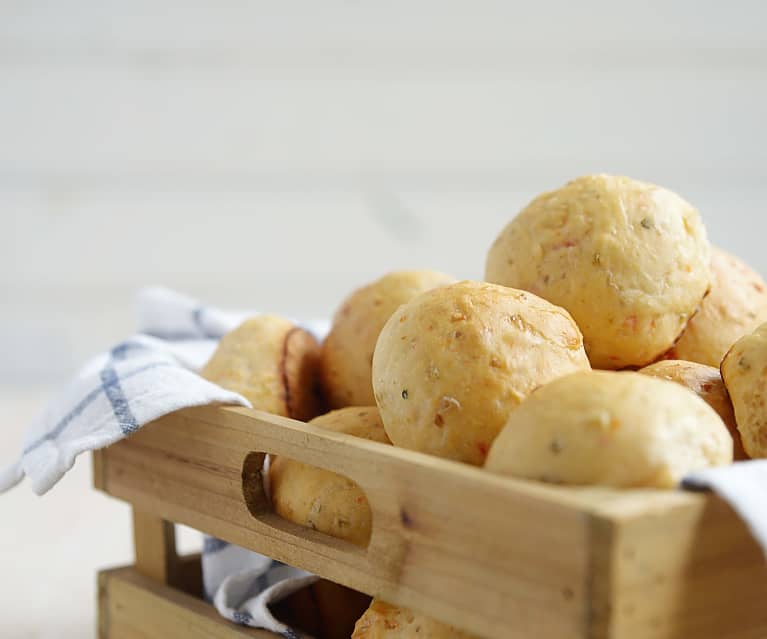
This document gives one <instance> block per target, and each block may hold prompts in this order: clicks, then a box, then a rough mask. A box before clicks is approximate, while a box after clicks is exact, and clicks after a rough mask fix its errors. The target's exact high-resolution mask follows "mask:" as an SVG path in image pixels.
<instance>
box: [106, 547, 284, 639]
mask: <svg viewBox="0 0 767 639" xmlns="http://www.w3.org/2000/svg"><path fill="white" fill-rule="evenodd" d="M198 563H199V559H198ZM98 581H99V627H98V637H99V639H273V638H274V637H277V635H275V634H274V633H271V632H267V631H265V630H257V629H253V628H245V627H243V626H238V625H235V624H233V623H231V622H229V621H227V620H226V619H223V618H222V617H221V616H219V614H218V613H217V612H216V611H215V609H214V608H213V607H212V606H210V605H209V604H206V603H204V602H203V601H201V600H200V599H198V598H196V597H193V596H191V595H188V594H186V593H183V592H181V591H179V590H175V589H173V588H171V587H169V586H166V585H163V584H161V583H159V582H157V581H156V580H154V579H151V578H149V577H146V576H144V575H142V574H141V573H140V572H138V571H137V570H136V569H134V568H117V569H115V570H107V571H104V572H101V573H99V578H98Z"/></svg>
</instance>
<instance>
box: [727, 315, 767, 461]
mask: <svg viewBox="0 0 767 639" xmlns="http://www.w3.org/2000/svg"><path fill="white" fill-rule="evenodd" d="M722 377H723V378H724V383H725V385H726V386H727V391H728V392H729V393H730V398H731V399H732V405H733V407H734V408H735V419H736V421H737V422H738V431H739V432H740V438H741V440H742V441H743V448H744V449H745V451H746V453H747V454H748V455H749V456H750V457H753V458H757V457H760V458H761V457H767V324H762V325H761V326H760V327H759V328H757V329H756V331H754V332H753V333H751V334H750V335H746V336H745V337H742V338H741V339H739V340H738V341H737V342H735V345H734V346H733V347H732V349H730V352H729V353H727V355H725V358H724V361H723V362H722Z"/></svg>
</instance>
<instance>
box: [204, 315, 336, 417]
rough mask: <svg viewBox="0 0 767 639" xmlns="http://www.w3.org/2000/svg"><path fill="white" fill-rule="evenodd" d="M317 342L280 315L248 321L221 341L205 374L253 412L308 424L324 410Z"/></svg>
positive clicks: (206, 377)
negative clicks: (245, 401)
mask: <svg viewBox="0 0 767 639" xmlns="http://www.w3.org/2000/svg"><path fill="white" fill-rule="evenodd" d="M319 353H320V346H319V344H318V343H317V340H316V339H315V338H314V337H313V336H312V335H311V334H310V333H308V332H307V331H305V330H303V329H302V328H299V327H298V326H296V325H294V324H293V323H292V322H290V321H288V320H286V319H284V318H282V317H278V316H276V315H259V316H256V317H253V318H251V319H248V320H246V321H245V322H243V323H242V324H241V325H240V326H238V327H237V328H235V329H234V330H233V331H230V332H229V333H227V334H226V335H224V336H223V337H222V338H221V341H220V342H219V344H218V347H217V348H216V351H215V352H214V353H213V355H212V357H211V358H210V360H209V361H208V363H207V364H206V365H205V367H204V368H203V369H202V371H201V372H200V374H201V375H202V376H203V377H204V378H205V379H208V380H210V381H212V382H215V383H216V384H218V385H219V386H223V387H224V388H226V389H228V390H231V391H234V392H236V393H239V394H240V395H243V396H244V397H245V398H247V399H248V400H250V402H251V404H253V408H257V409H259V410H263V411H266V412H269V413H274V414H275V415H282V416H285V417H292V418H294V419H300V420H307V419H311V418H312V417H314V416H315V415H317V414H319V413H320V412H321V411H322V401H321V397H320V390H319Z"/></svg>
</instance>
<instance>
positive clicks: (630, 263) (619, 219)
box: [485, 175, 710, 369]
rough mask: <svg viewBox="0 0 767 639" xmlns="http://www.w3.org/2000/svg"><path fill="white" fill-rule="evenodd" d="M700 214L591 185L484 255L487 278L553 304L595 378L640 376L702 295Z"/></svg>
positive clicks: (547, 197)
mask: <svg viewBox="0 0 767 639" xmlns="http://www.w3.org/2000/svg"><path fill="white" fill-rule="evenodd" d="M709 260H710V255H709V245H708V241H707V239H706V233H705V229H704V228H703V225H702V223H701V221H700V218H699V216H698V212H697V211H696V210H695V209H694V208H693V207H692V206H691V205H690V204H688V203H687V202H685V201H684V200H683V199H682V198H680V197H678V196H677V195H675V194H674V193H672V192H670V191H667V190H665V189H662V188H660V187H657V186H654V185H652V184H647V183H644V182H639V181H636V180H631V179H629V178H626V177H614V176H609V175H592V176H585V177H581V178H578V179H576V180H573V181H572V182H570V183H568V184H566V185H565V186H564V187H562V188H560V189H557V190H556V191H552V192H550V193H544V194H543V195H541V196H539V197H537V198H536V199H535V200H533V201H532V202H531V203H530V204H529V205H528V206H527V207H526V208H525V209H524V210H523V211H522V212H521V213H520V214H519V215H517V217H516V218H514V219H513V220H512V221H511V222H510V223H509V224H508V225H507V226H506V228H505V229H503V230H502V231H501V233H500V235H499V236H498V237H497V239H496V240H495V242H494V243H493V246H492V247H491V249H490V251H489V253H488V257H487V264H486V271H485V277H486V279H487V280H488V281H490V282H495V283H498V284H503V285H505V286H512V287H515V288H520V289H525V290H529V291H532V292H533V293H536V294H538V295H540V296H541V297H543V298H545V299H547V300H549V301H550V302H552V303H554V304H559V305H560V306H563V307H564V308H566V309H567V310H568V311H570V313H571V314H572V316H573V318H574V319H575V321H576V322H577V323H578V326H579V328H580V329H581V331H583V335H584V343H585V347H586V352H587V353H588V355H589V358H590V360H591V363H592V365H593V366H594V367H595V368H606V369H621V368H626V367H639V366H644V365H646V364H648V363H650V362H653V361H655V360H657V359H658V358H659V357H660V356H661V355H662V354H663V353H665V352H666V351H668V349H669V348H671V346H672V345H673V344H674V342H675V340H676V339H677V338H678V337H679V335H680V334H681V333H682V331H683V329H684V327H685V326H686V324H687V322H688V320H689V318H690V317H691V316H692V314H693V313H694V312H695V310H696V309H697V308H698V306H699V304H700V302H701V300H702V299H703V296H704V295H705V293H706V291H707V290H708V288H709V284H710V273H709Z"/></svg>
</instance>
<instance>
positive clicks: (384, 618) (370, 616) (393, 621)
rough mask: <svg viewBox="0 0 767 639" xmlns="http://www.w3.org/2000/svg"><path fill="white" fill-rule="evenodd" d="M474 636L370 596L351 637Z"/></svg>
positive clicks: (437, 638)
mask: <svg viewBox="0 0 767 639" xmlns="http://www.w3.org/2000/svg"><path fill="white" fill-rule="evenodd" d="M473 637H474V636H473V635H470V634H468V633H466V632H463V631H461V630H458V629H457V628H454V627H453V626H448V625H447V624H444V623H441V622H439V621H436V620H434V619H431V618H430V617H427V616H426V615H424V614H421V613H419V612H415V611H413V610H409V609H408V608H400V607H398V606H392V605H390V604H387V603H384V602H383V601H380V600H378V599H373V601H372V603H371V604H370V607H369V608H368V609H367V610H366V611H365V614H364V615H362V617H360V619H359V621H357V625H356V626H354V633H353V634H352V639H473Z"/></svg>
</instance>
